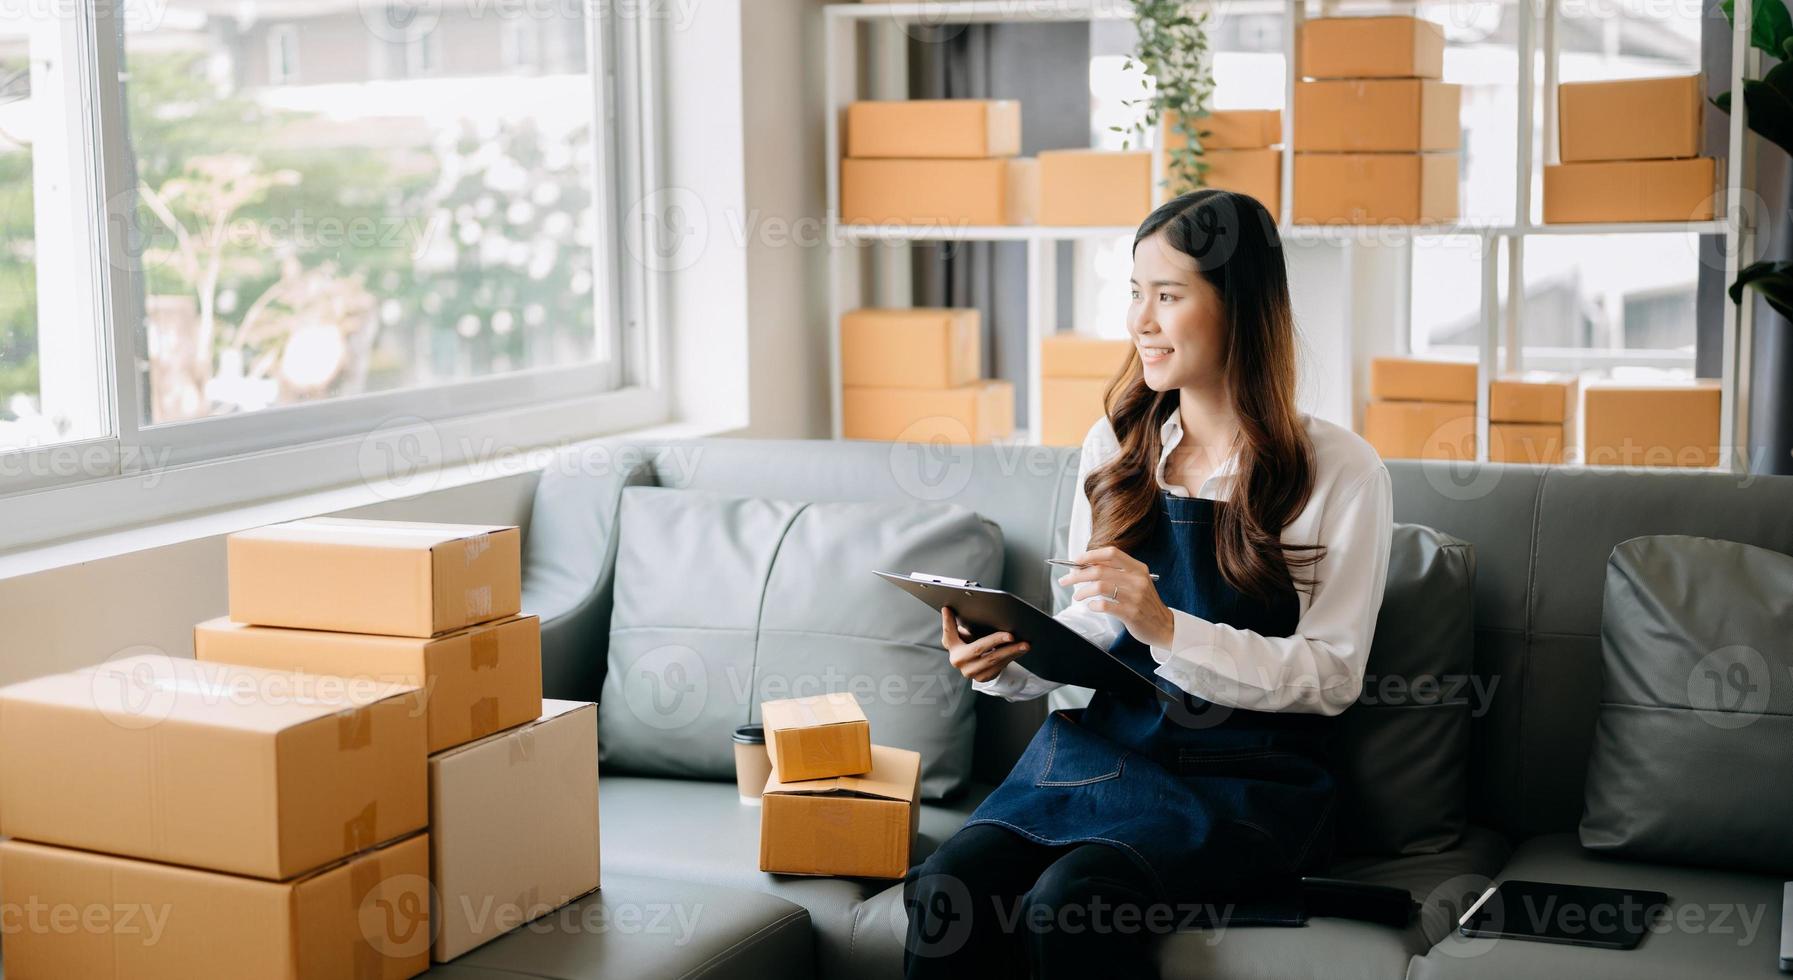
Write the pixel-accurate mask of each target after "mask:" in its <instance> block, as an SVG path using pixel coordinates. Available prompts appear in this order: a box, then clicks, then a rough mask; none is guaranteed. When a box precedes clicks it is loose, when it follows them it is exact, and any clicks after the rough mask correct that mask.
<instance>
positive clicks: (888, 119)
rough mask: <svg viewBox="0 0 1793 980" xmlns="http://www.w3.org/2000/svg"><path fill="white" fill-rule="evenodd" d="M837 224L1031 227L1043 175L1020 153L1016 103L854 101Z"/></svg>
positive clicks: (849, 114) (1018, 106) (850, 109)
mask: <svg viewBox="0 0 1793 980" xmlns="http://www.w3.org/2000/svg"><path fill="white" fill-rule="evenodd" d="M846 129H847V132H846V157H845V158H844V159H842V160H841V165H840V219H841V220H842V221H844V222H847V223H850V224H880V225H882V224H898V225H910V226H913V225H925V226H936V227H940V226H945V227H963V226H968V225H1026V224H1032V223H1033V222H1034V211H1035V209H1036V207H1037V199H1038V193H1039V192H1038V182H1039V171H1038V164H1037V162H1036V161H1034V160H1032V159H1027V158H1018V157H1017V156H1016V154H1018V153H1020V152H1021V104H1020V103H1019V102H1014V101H1009V100H1000V99H913V100H897V101H881V102H854V103H852V104H851V105H849V106H848V107H847V118H846Z"/></svg>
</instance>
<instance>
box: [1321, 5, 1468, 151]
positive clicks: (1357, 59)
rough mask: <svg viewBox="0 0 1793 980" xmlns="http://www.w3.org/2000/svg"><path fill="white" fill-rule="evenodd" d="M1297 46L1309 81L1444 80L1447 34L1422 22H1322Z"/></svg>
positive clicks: (1392, 19) (1358, 19) (1395, 18)
mask: <svg viewBox="0 0 1793 980" xmlns="http://www.w3.org/2000/svg"><path fill="white" fill-rule="evenodd" d="M1295 45H1296V52H1295V58H1296V60H1295V64H1296V65H1297V66H1298V71H1297V74H1298V75H1299V76H1301V77H1303V78H1442V77H1444V28H1443V27H1441V26H1439V25H1437V24H1434V23H1433V22H1431V21H1429V20H1421V19H1419V18H1417V17H1402V16H1389V17H1317V18H1314V19H1313V20H1308V21H1303V22H1302V24H1301V27H1300V28H1299V30H1298V31H1297V33H1296V35H1295ZM1300 118H1301V117H1300V116H1299V115H1297V116H1296V119H1297V120H1299V119H1300ZM1297 125H1299V123H1297Z"/></svg>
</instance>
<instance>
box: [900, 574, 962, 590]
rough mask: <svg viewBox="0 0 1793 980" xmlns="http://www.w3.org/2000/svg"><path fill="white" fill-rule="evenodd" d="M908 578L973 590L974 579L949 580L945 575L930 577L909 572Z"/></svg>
mask: <svg viewBox="0 0 1793 980" xmlns="http://www.w3.org/2000/svg"><path fill="white" fill-rule="evenodd" d="M909 577H910V578H912V579H914V580H915V581H917V582H928V583H930V584H933V585H946V586H951V587H952V588H955V589H975V588H977V587H978V584H977V580H976V579H968V578H951V577H948V576H945V575H930V574H928V573H927V572H910V573H909Z"/></svg>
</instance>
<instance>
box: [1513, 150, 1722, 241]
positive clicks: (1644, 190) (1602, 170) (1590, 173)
mask: <svg viewBox="0 0 1793 980" xmlns="http://www.w3.org/2000/svg"><path fill="white" fill-rule="evenodd" d="M1717 198H1718V165H1717V161H1716V160H1714V159H1713V158H1711V157H1693V158H1690V159H1687V160H1613V161H1608V162H1605V163H1557V164H1551V165H1549V166H1547V167H1545V168H1544V220H1545V221H1546V222H1550V223H1561V224H1571V223H1575V222H1584V221H1707V220H1710V219H1711V218H1712V215H1713V209H1714V205H1715V202H1716V201H1717Z"/></svg>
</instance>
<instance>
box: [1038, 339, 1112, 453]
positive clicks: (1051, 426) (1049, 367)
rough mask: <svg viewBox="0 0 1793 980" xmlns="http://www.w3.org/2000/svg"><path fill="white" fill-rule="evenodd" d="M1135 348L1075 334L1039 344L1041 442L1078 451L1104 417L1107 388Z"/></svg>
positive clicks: (1045, 340)
mask: <svg viewBox="0 0 1793 980" xmlns="http://www.w3.org/2000/svg"><path fill="white" fill-rule="evenodd" d="M1132 347H1133V345H1132V343H1131V342H1130V341H1127V340H1109V339H1104V338H1097V337H1089V336H1085V335H1083V334H1077V333H1060V334H1053V335H1052V336H1049V337H1046V338H1044V339H1043V340H1041V341H1040V442H1041V443H1042V444H1043V445H1047V446H1081V445H1083V437H1084V436H1086V435H1088V434H1089V429H1090V426H1092V425H1094V424H1095V423H1096V420H1097V419H1099V418H1101V417H1102V415H1103V414H1104V411H1105V406H1104V405H1103V403H1102V399H1103V397H1104V396H1105V395H1106V394H1107V392H1108V385H1109V383H1110V382H1112V381H1113V380H1114V376H1115V375H1116V374H1118V373H1119V372H1120V370H1121V368H1123V367H1125V366H1126V364H1127V356H1128V352H1129V351H1130V350H1131V349H1132Z"/></svg>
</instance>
